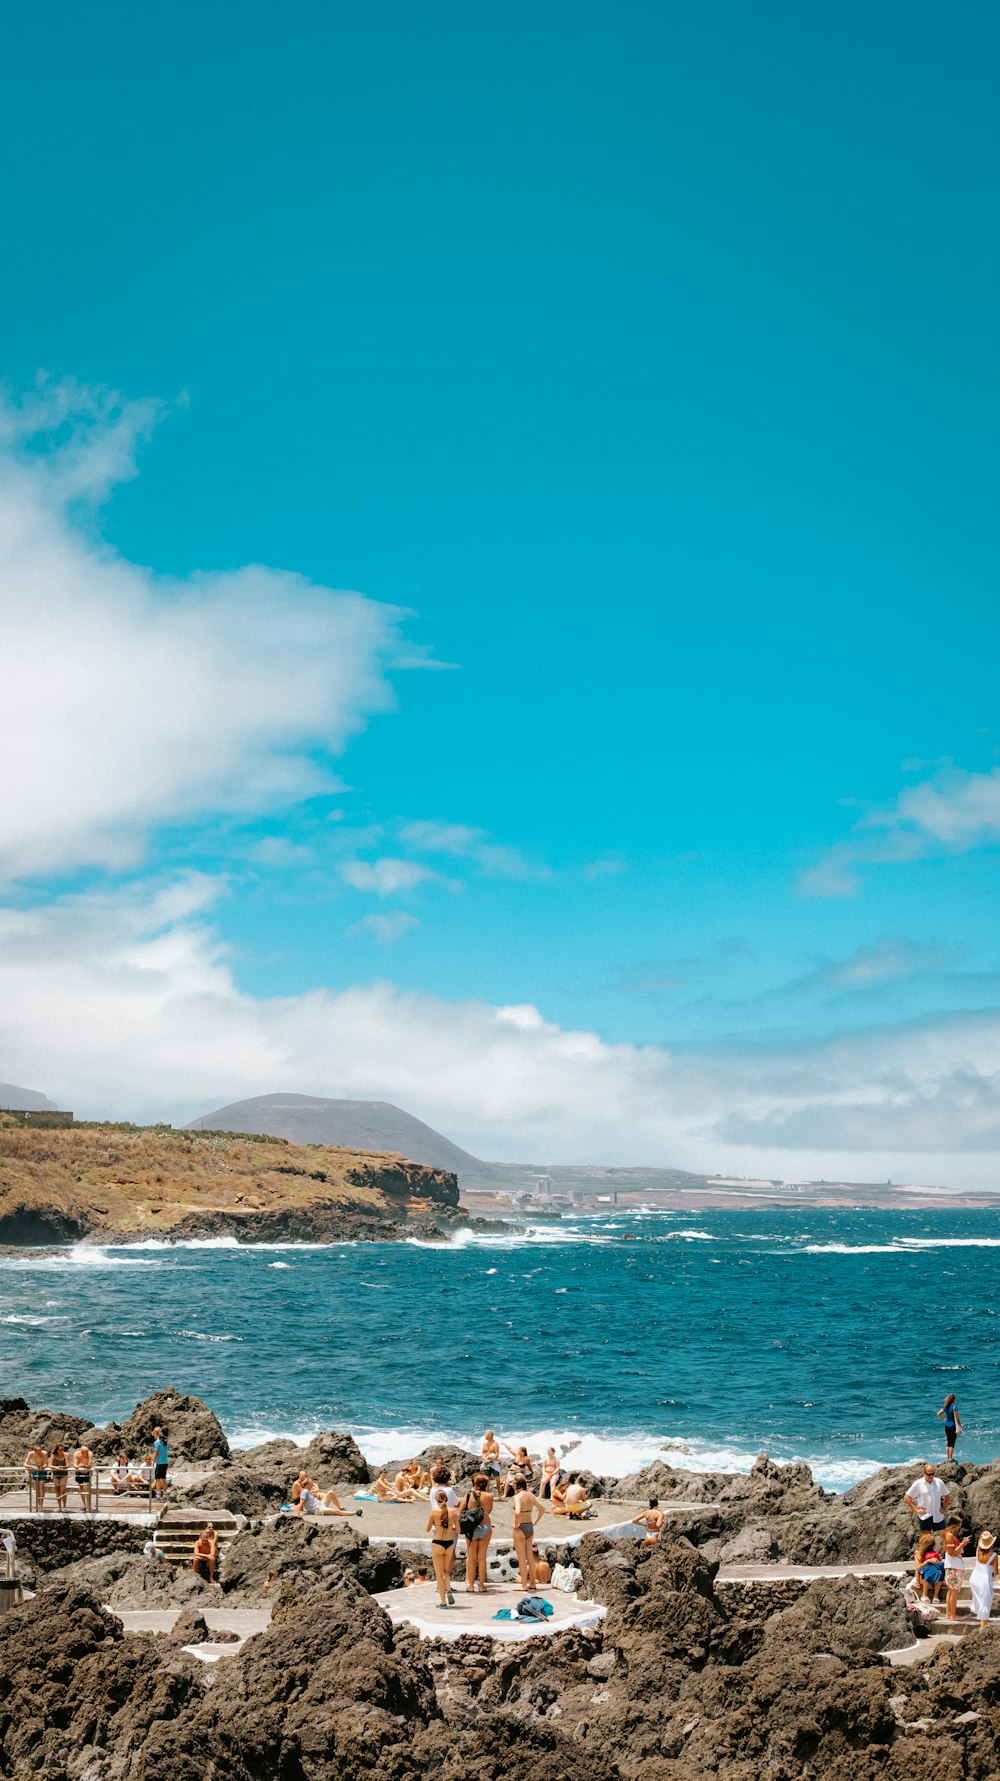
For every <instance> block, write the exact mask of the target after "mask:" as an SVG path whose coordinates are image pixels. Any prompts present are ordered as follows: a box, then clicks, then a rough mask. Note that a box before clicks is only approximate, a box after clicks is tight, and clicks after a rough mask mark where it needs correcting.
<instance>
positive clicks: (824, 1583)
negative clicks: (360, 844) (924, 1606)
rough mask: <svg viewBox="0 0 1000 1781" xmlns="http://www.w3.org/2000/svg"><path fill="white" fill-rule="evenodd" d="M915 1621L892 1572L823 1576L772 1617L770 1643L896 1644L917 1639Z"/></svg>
mask: <svg viewBox="0 0 1000 1781" xmlns="http://www.w3.org/2000/svg"><path fill="white" fill-rule="evenodd" d="M913 1637H914V1635H913V1624H912V1619H911V1616H910V1614H909V1611H908V1609H907V1607H906V1603H905V1602H904V1600H903V1592H902V1589H901V1587H900V1584H899V1582H898V1580H897V1579H896V1578H894V1577H821V1578H818V1579H817V1581H816V1582H815V1583H812V1584H810V1586H809V1588H808V1590H807V1591H806V1592H805V1594H804V1595H803V1596H802V1597H801V1598H800V1600H799V1601H797V1602H796V1603H795V1605H794V1607H791V1608H786V1609H785V1611H784V1613H783V1614H779V1615H777V1616H776V1617H775V1619H774V1620H773V1621H771V1622H770V1624H769V1625H768V1628H767V1633H766V1639H767V1642H768V1644H769V1645H777V1646H784V1645H786V1644H791V1645H793V1646H794V1647H795V1648H796V1649H797V1650H799V1651H808V1650H813V1651H832V1652H833V1653H834V1655H835V1656H837V1657H847V1656H850V1655H851V1654H853V1653H855V1652H859V1651H867V1652H872V1653H874V1652H878V1651H889V1650H898V1649H900V1648H901V1647H903V1646H906V1645H912V1644H913Z"/></svg>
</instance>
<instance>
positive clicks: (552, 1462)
mask: <svg viewBox="0 0 1000 1781" xmlns="http://www.w3.org/2000/svg"><path fill="white" fill-rule="evenodd" d="M558 1476H559V1461H558V1460H557V1459H556V1450H555V1448H554V1447H547V1448H546V1449H545V1458H544V1459H543V1461H542V1495H543V1497H550V1496H551V1495H552V1480H553V1478H558Z"/></svg>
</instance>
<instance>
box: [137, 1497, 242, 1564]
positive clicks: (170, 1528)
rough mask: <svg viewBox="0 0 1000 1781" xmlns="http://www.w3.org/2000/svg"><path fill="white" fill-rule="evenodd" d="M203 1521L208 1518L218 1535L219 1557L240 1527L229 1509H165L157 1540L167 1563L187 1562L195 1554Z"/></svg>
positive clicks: (156, 1532) (158, 1527)
mask: <svg viewBox="0 0 1000 1781" xmlns="http://www.w3.org/2000/svg"><path fill="white" fill-rule="evenodd" d="M206 1521H210V1522H211V1523H212V1526H213V1527H214V1529H215V1531H216V1533H217V1534H218V1536H219V1557H220V1559H221V1557H222V1554H223V1552H224V1551H225V1549H226V1547H227V1546H228V1544H229V1542H230V1541H231V1540H233V1539H235V1537H236V1535H237V1534H238V1533H239V1530H240V1523H239V1521H238V1520H237V1518H236V1516H235V1515H231V1514H230V1513H229V1510H228V1509H208V1510H205V1509H202V1510H192V1509H165V1510H164V1511H163V1514H162V1515H161V1516H160V1519H159V1521H158V1522H157V1524H156V1528H155V1530H154V1532H155V1538H156V1544H157V1545H158V1546H159V1547H160V1548H161V1550H162V1552H163V1554H164V1556H165V1558H166V1559H167V1561H168V1562H169V1563H170V1564H174V1565H189V1564H190V1563H191V1559H192V1556H193V1554H194V1547H195V1541H196V1540H197V1538H198V1535H199V1534H200V1533H201V1530H202V1528H203V1527H204V1525H205V1523H206Z"/></svg>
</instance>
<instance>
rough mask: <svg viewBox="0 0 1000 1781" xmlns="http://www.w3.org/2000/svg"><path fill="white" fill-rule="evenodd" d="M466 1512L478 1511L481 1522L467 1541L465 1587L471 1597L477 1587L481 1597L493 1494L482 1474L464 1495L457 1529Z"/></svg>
mask: <svg viewBox="0 0 1000 1781" xmlns="http://www.w3.org/2000/svg"><path fill="white" fill-rule="evenodd" d="M469 1509H478V1510H479V1511H480V1514H481V1516H482V1520H481V1521H480V1522H479V1523H478V1525H477V1526H476V1527H474V1528H473V1530H472V1533H471V1535H469V1537H468V1538H467V1539H466V1543H465V1587H466V1589H467V1590H468V1592H469V1594H470V1595H474V1594H475V1591H476V1584H477V1583H478V1584H479V1593H480V1595H485V1594H486V1565H487V1555H488V1553H489V1550H490V1540H491V1538H492V1536H493V1524H492V1522H491V1521H490V1515H491V1514H492V1512H493V1494H492V1492H491V1490H490V1481H489V1479H488V1477H487V1475H486V1473H485V1472H477V1473H476V1475H475V1477H474V1478H473V1480H472V1489H471V1490H470V1491H468V1492H467V1493H466V1496H465V1500H464V1502H463V1503H462V1506H461V1508H460V1509H459V1511H458V1521H459V1526H461V1524H462V1516H463V1515H465V1514H466V1512H467V1511H468V1510H469Z"/></svg>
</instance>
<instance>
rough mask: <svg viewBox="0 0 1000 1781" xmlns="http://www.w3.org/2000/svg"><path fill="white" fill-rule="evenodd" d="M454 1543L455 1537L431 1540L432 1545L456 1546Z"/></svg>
mask: <svg viewBox="0 0 1000 1781" xmlns="http://www.w3.org/2000/svg"><path fill="white" fill-rule="evenodd" d="M454 1544H455V1541H454V1539H450V1540H432V1541H431V1545H432V1546H454Z"/></svg>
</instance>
